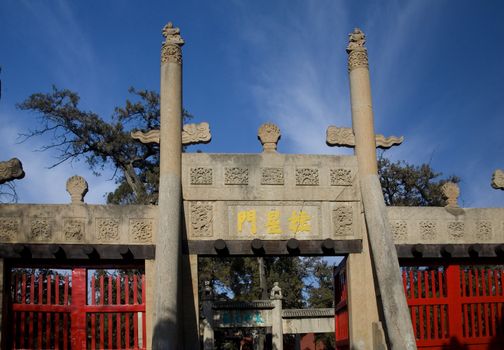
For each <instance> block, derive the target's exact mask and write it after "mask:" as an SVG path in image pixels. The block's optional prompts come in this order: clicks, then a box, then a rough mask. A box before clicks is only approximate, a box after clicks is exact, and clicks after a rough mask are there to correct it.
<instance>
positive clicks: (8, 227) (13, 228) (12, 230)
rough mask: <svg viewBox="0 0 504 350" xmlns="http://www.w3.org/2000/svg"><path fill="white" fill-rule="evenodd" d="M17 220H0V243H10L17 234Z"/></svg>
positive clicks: (18, 221) (18, 223)
mask: <svg viewBox="0 0 504 350" xmlns="http://www.w3.org/2000/svg"><path fill="white" fill-rule="evenodd" d="M20 222H21V220H20V219H19V218H0V241H12V240H14V239H15V238H16V236H17V235H18V232H19V225H20Z"/></svg>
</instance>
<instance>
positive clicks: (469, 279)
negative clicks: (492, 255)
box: [402, 265, 504, 350]
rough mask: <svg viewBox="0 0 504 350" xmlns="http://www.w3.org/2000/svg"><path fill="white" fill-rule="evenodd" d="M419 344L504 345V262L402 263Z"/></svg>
mask: <svg viewBox="0 0 504 350" xmlns="http://www.w3.org/2000/svg"><path fill="white" fill-rule="evenodd" d="M402 274H403V276H402V277H403V283H404V289H405V292H406V298H407V300H408V305H409V310H410V314H411V320H412V324H413V330H414V332H415V337H416V340H417V346H418V348H419V349H432V350H438V349H439V350H441V349H464V350H483V349H484V350H490V349H504V339H503V336H504V322H503V321H504V320H503V317H504V313H503V307H504V270H503V268H502V266H475V265H471V266H464V265H437V266H434V265H433V266H422V267H419V266H406V267H402Z"/></svg>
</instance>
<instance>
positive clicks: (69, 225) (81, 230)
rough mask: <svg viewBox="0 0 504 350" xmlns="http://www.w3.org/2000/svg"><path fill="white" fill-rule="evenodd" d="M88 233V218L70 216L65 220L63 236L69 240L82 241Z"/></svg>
mask: <svg viewBox="0 0 504 350" xmlns="http://www.w3.org/2000/svg"><path fill="white" fill-rule="evenodd" d="M85 234H86V219H84V218H69V219H64V222H63V236H64V237H65V240H67V241H78V242H80V241H82V240H83V239H84V236H85Z"/></svg>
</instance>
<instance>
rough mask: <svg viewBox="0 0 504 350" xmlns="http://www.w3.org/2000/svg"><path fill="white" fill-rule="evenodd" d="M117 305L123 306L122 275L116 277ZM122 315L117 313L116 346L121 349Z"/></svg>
mask: <svg viewBox="0 0 504 350" xmlns="http://www.w3.org/2000/svg"><path fill="white" fill-rule="evenodd" d="M115 281H116V304H117V305H118V306H119V305H121V275H117V276H116V279H115ZM121 338H122V337H121V313H119V312H117V313H116V344H117V345H116V346H117V348H118V349H121Z"/></svg>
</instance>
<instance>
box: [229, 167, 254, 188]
mask: <svg viewBox="0 0 504 350" xmlns="http://www.w3.org/2000/svg"><path fill="white" fill-rule="evenodd" d="M248 181H249V173H248V169H247V168H226V169H225V171H224V183H225V184H226V185H248Z"/></svg>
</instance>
